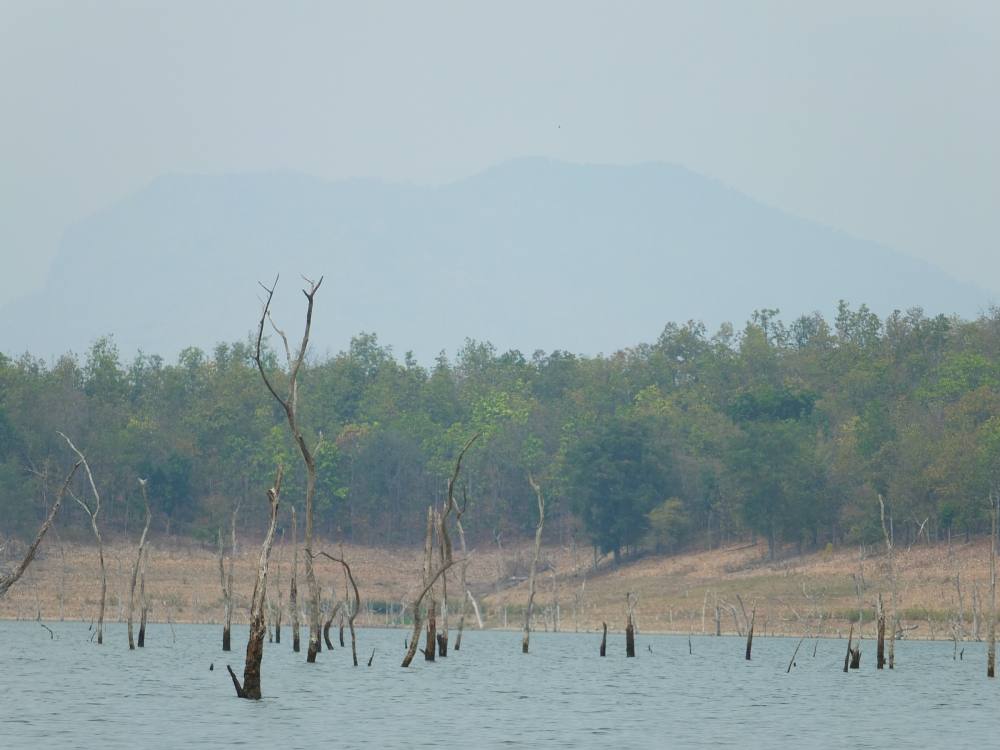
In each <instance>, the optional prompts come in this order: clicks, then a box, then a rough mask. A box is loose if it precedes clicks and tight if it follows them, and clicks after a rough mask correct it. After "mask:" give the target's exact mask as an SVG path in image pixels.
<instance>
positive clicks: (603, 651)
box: [601, 622, 608, 656]
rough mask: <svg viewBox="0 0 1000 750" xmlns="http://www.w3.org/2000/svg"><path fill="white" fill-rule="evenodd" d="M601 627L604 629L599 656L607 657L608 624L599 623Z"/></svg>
mask: <svg viewBox="0 0 1000 750" xmlns="http://www.w3.org/2000/svg"><path fill="white" fill-rule="evenodd" d="M601 627H603V628H604V633H603V634H602V635H601V656H607V655H608V624H607V623H606V622H602V623H601Z"/></svg>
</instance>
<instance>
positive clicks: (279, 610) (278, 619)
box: [273, 529, 285, 643]
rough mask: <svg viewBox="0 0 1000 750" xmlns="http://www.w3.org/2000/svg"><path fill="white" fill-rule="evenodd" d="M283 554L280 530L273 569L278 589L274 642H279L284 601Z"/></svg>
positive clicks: (282, 538)
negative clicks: (282, 584) (279, 539)
mask: <svg viewBox="0 0 1000 750" xmlns="http://www.w3.org/2000/svg"><path fill="white" fill-rule="evenodd" d="M284 554H285V530H284V529H282V530H281V544H279V545H278V559H277V567H276V568H275V571H274V577H275V588H276V589H278V606H277V607H275V608H274V613H273V617H274V642H275V643H281V616H282V614H283V613H284V607H285V603H284V601H283V599H282V594H281V558H282V557H284Z"/></svg>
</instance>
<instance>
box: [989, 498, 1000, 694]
mask: <svg viewBox="0 0 1000 750" xmlns="http://www.w3.org/2000/svg"><path fill="white" fill-rule="evenodd" d="M998 516H1000V493H998V492H996V491H995V490H991V491H990V517H991V519H992V522H993V523H992V529H991V532H990V621H989V623H988V624H987V628H986V639H987V650H986V676H987V677H995V676H996V662H997V524H998Z"/></svg>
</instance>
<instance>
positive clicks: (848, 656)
mask: <svg viewBox="0 0 1000 750" xmlns="http://www.w3.org/2000/svg"><path fill="white" fill-rule="evenodd" d="M853 640H854V623H853V622H852V623H851V630H850V632H849V633H848V634H847V654H845V655H844V672H845V673H846V672H847V667H848V665H849V664H850V662H851V654H852V653H853V652H852V651H851V641H853Z"/></svg>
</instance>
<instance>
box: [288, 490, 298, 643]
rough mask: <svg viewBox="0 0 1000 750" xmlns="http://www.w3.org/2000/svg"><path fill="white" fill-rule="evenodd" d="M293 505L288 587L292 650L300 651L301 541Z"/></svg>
mask: <svg viewBox="0 0 1000 750" xmlns="http://www.w3.org/2000/svg"><path fill="white" fill-rule="evenodd" d="M296 531H297V530H296V527H295V506H294V505H293V506H292V582H291V584H289V588H288V607H289V609H290V610H291V612H292V651H295V652H296V653H298V651H299V543H298V536H296Z"/></svg>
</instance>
